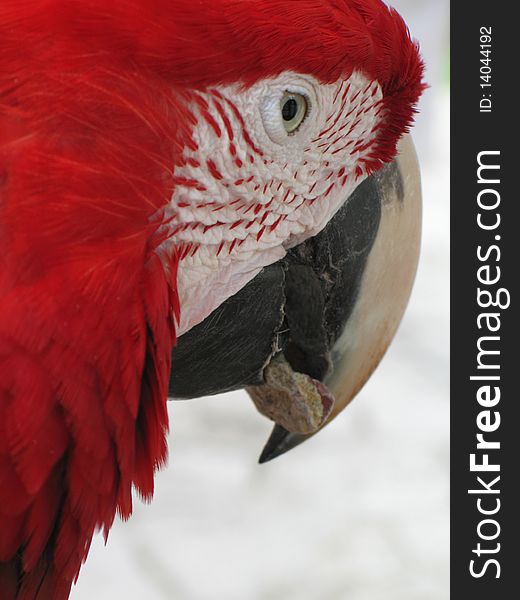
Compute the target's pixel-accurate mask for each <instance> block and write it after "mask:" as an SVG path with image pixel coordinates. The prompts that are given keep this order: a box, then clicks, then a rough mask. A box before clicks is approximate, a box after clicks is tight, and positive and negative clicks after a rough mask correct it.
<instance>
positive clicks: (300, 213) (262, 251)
mask: <svg viewBox="0 0 520 600" xmlns="http://www.w3.org/2000/svg"><path fill="white" fill-rule="evenodd" d="M0 62H1V64H0V239H1V242H2V249H3V250H2V259H1V261H2V269H1V271H0V485H1V488H0V532H1V533H0V596H1V597H2V598H6V599H8V600H11V599H12V598H13V599H14V598H16V599H21V598H24V599H27V600H36V599H37V600H49V599H50V598H52V599H53V600H61V599H64V598H67V597H68V594H69V590H70V587H71V584H72V582H73V581H74V580H75V579H76V578H77V576H78V573H79V570H80V567H81V564H82V562H83V561H84V560H85V559H86V556H87V553H88V548H89V545H90V540H91V538H92V535H93V534H94V532H95V531H96V530H98V529H102V530H104V532H105V535H108V532H109V529H110V527H111V525H112V522H113V520H114V518H115V515H116V514H117V513H119V514H120V515H121V516H122V517H124V518H127V517H128V516H129V515H130V514H131V511H132V489H136V490H137V491H138V492H139V493H140V495H141V496H142V497H144V498H146V499H149V498H151V496H152V493H153V477H154V472H155V470H156V469H157V468H158V467H159V466H160V465H162V464H164V462H165V460H166V454H167V451H166V442H165V436H166V433H167V429H168V416H167V411H166V400H167V396H168V385H169V383H170V382H171V388H172V390H173V395H174V396H175V395H182V392H181V393H180V394H179V393H177V392H176V390H177V389H179V390H180V389H181V388H182V384H183V382H182V377H180V376H179V377H177V376H176V372H177V367H178V373H179V374H180V373H182V372H190V371H191V372H192V374H193V373H195V372H197V368H198V364H202V358H203V354H204V353H203V352H201V354H200V359H199V355H197V354H195V353H193V352H192V351H191V350H192V346H190V345H189V344H190V340H191V341H193V340H194V339H195V342H196V343H199V344H200V338H198V339H197V336H198V335H200V334H201V332H207V331H208V329H207V326H208V324H209V323H213V324H215V331H223V332H224V333H225V335H226V336H227V337H225V336H223V338H222V339H227V340H231V343H232V344H233V343H236V344H238V345H239V344H240V339H239V335H238V333H236V334H234V333H233V332H234V331H235V327H238V325H239V324H238V323H237V320H236V316H235V318H233V315H232V314H231V315H230V311H229V310H228V307H229V306H230V303H233V302H234V301H236V299H237V298H244V296H241V294H243V293H246V292H247V290H251V289H253V290H256V292H257V293H258V295H257V297H256V298H254V299H253V300H251V298H249V300H248V301H249V302H250V304H251V305H253V304H254V305H256V306H259V305H262V304H265V305H266V306H267V305H268V304H269V303H270V302H271V301H272V300H274V299H275V297H276V295H277V288H276V287H270V286H269V285H265V283H264V282H267V283H269V282H270V281H272V280H270V279H269V276H270V274H272V273H275V272H277V271H276V269H281V270H282V271H283V273H284V280H285V281H287V282H289V283H291V290H292V292H291V294H292V299H293V300H292V308H291V307H290V302H288V301H287V302H286V301H285V300H284V314H285V316H286V317H287V318H288V319H289V321H290V323H289V329H290V335H291V336H292V337H291V339H290V340H288V341H287V344H286V345H284V348H285V350H286V351H285V352H281V351H276V352H275V351H273V352H271V353H270V355H269V356H267V357H266V359H267V360H266V361H265V364H264V367H265V369H263V370H262V381H263V383H265V384H266V385H267V388H269V389H270V387H271V388H272V387H273V385H274V386H275V387H276V385H281V386H282V388H284V389H285V391H286V392H287V390H293V391H294V395H293V398H296V399H298V398H299V397H300V396H302V394H303V396H304V397H305V398H307V399H309V398H310V400H309V402H306V400H305V398H304V401H303V406H304V410H303V412H304V413H305V410H307V409H310V412H311V413H312V412H313V410H314V409H315V408H316V403H315V400H316V398H317V399H318V406H317V410H318V413H319V414H318V417H316V415H314V417H313V415H311V416H310V417H308V416H307V417H306V416H304V417H301V411H300V413H299V416H298V418H296V420H295V421H298V422H300V423H301V422H302V419H303V422H305V423H306V424H307V425H308V423H309V422H310V423H311V425H312V426H309V427H307V428H305V427H304V428H300V430H299V431H300V433H306V434H308V433H312V431H314V430H315V429H317V428H319V427H320V426H321V425H322V424H323V422H324V415H325V416H327V417H328V416H330V415H331V414H332V412H331V411H333V399H332V398H331V397H330V394H329V393H328V391H327V389H326V387H325V386H324V385H322V383H321V380H323V379H325V377H326V375H327V372H328V370H329V369H328V365H329V362H330V361H329V358H328V356H327V352H328V350H330V348H332V346H333V345H334V344H335V343H336V341H340V340H341V339H342V337H341V335H340V333H341V332H340V329H341V330H343V327H340V328H339V329H338V328H336V329H337V331H336V329H335V330H334V332H333V333H330V332H329V331H328V330H327V331H325V332H324V333H323V332H322V333H323V335H324V340H325V342H324V345H323V344H322V345H323V348H321V350H322V351H323V352H322V353H321V354H320V357H321V358H323V357H324V361H322V363H323V364H322V363H320V362H319V361H318V362H317V363H316V364H315V365H314V366H312V367H311V366H309V365H308V364H307V363H309V361H310V358H309V360H307V359H305V360H303V359H301V356H300V355H301V352H300V351H301V349H302V348H303V347H304V346H306V344H307V342H308V339H307V333H308V331H310V329H312V324H313V323H314V320H313V319H314V317H313V315H314V314H315V313H314V312H312V311H311V312H310V313H309V314H310V319H309V320H308V323H307V325H308V327H307V328H301V327H300V328H299V327H298V323H299V316H300V313H299V312H298V308H294V307H295V306H296V307H297V305H298V300H297V296H298V294H297V292H298V289H302V288H301V287H300V288H299V287H298V286H299V284H298V281H299V279H298V277H299V276H300V275H301V271H300V269H299V267H303V266H306V267H307V271H306V273H308V272H310V271H313V270H315V269H314V267H315V264H314V262H313V260H310V259H309V257H308V255H307V258H306V259H305V260H303V258H302V257H301V256H299V253H301V252H304V250H305V252H307V251H308V250H309V248H310V247H311V246H309V244H311V245H312V244H313V243H314V242H312V241H311V240H314V239H318V238H319V236H320V235H323V234H325V235H326V232H327V227H328V226H329V225H328V224H330V223H333V222H334V221H335V219H336V218H337V217H336V216H341V215H345V214H347V218H346V219H343V220H342V221H341V223H342V224H343V228H342V230H341V231H342V233H341V235H340V236H339V238H338V239H340V238H341V239H342V240H345V233H346V232H347V231H351V230H350V229H349V227H350V226H351V225H349V223H350V224H352V219H351V217H353V218H354V221H356V219H358V217H360V215H361V214H365V213H366V206H365V205H364V204H363V197H362V196H361V197H359V196H358V199H357V201H354V200H353V198H354V195H355V193H356V190H358V189H360V188H359V186H360V185H361V184H363V182H364V180H367V181H371V178H372V177H373V176H375V175H374V174H376V173H377V172H378V171H379V170H380V169H381V168H382V167H383V166H384V165H385V164H387V163H390V162H391V161H392V160H393V159H394V158H395V156H396V152H397V145H398V143H399V140H400V139H401V138H402V136H403V135H404V134H405V132H407V131H408V129H409V127H410V125H411V123H412V120H413V114H414V111H415V106H416V103H417V101H418V98H419V96H420V94H421V92H422V90H423V84H422V73H423V65H422V62H421V60H420V58H419V53H418V48H417V46H416V44H415V43H414V42H413V41H412V40H411V38H410V36H409V33H408V30H407V28H406V26H405V25H404V23H403V21H402V19H401V18H400V17H399V15H398V14H397V13H396V12H395V11H394V10H393V9H391V8H388V7H387V6H386V5H385V4H384V3H383V2H381V1H380V0H320V1H316V0H255V1H252V0H199V1H197V2H193V1H192V0H146V1H145V0H128V1H125V2H121V3H111V2H106V0H105V1H103V2H102V1H101V0H88V1H87V0H48V1H42V0H25V1H24V2H19V1H18V0H4V1H3V2H2V3H1V5H0ZM372 196H373V200H374V203H373V204H370V203H369V205H370V206H372V207H375V208H374V210H375V212H376V213H377V214H380V213H381V214H383V212H384V211H383V212H381V210H382V209H381V202H380V200H381V198H380V197H379V196H378V195H377V193H374V194H372ZM360 198H361V199H360ZM367 206H368V205H367ZM356 207H357V209H356V210H359V211H361V212H356V211H355V210H354V209H355V208H356ZM345 210H347V213H345V212H344V211H345ZM349 211H350V212H349ZM352 211H354V212H352ZM363 211H364V212H363ZM378 211H379V212H378ZM369 212H370V211H369ZM370 214H372V213H370ZM376 220H377V219H376ZM336 222H337V223H338V222H339V221H336ZM360 222H363V223H364V222H365V221H364V220H363V219H361V221H360ZM373 224H374V227H375V229H374V227H372V229H370V228H369V229H370V231H371V232H372V233H373V234H374V235H375V231H376V230H377V226H376V225H377V223H375V221H374V223H373ZM361 229H363V227H361ZM356 231H357V230H356ZM360 231H361V230H360ZM352 232H354V233H355V231H354V230H352ZM358 234H359V231H358ZM374 235H372V234H371V241H373V239H372V238H374ZM354 237H355V236H354ZM369 237H370V236H369ZM352 239H354V238H352ZM387 239H388V238H387ZM317 243H318V242H317ZM325 246H327V244H325ZM340 246H341V244H339V245H337V248H339V247H340ZM362 246H363V244H362ZM365 246H366V248H365V250H363V251H361V252H360V253H359V256H361V257H364V258H363V260H365V259H367V256H368V251H369V250H370V248H371V243H367V244H364V246H363V247H365ZM335 247H336V246H335ZM316 248H317V246H316ZM302 249H303V250H302ZM305 252H304V253H305ZM383 253H384V249H383ZM311 254H312V253H311ZM318 254H319V255H320V256H321V257H322V258H323V256H325V255H326V254H327V250H326V249H324V250H323V252H321V251H320V253H318V252H317V253H316V257H317V256H318ZM354 254H356V253H354ZM390 254H391V253H390ZM356 256H358V254H356ZM329 258H330V259H331V260H332V258H333V257H329ZM320 260H321V259H320ZM367 260H368V259H367ZM325 262H326V261H325ZM354 262H355V261H354ZM394 262H395V261H394ZM303 263H305V264H303ZM329 263H330V264H329V266H331V264H332V263H331V261H329ZM323 264H325V263H323ZM349 264H350V263H349ZM352 264H354V263H352ZM355 264H358V263H355ZM280 265H282V267H280ZM295 265H296V267H298V268H296V267H295ZM332 266H333V265H332ZM356 268H357V267H356ZM309 269H310V271H309ZM354 270H355V269H354ZM358 271H359V269H358ZM338 272H339V271H338ZM285 275H287V277H285ZM320 275H323V277H321V279H320V282H321V283H323V282H324V281H325V280H327V281H328V283H330V282H331V281H332V282H333V281H335V277H336V275H337V273H336V271H335V269H334V268H330V269H328V270H327V269H325V268H324V269H322V271H321V272H320ZM264 276H266V279H263V280H261V284H260V283H259V281H260V280H259V279H258V278H262V277H264ZM338 277H339V275H338ZM358 279H359V278H358ZM302 281H303V282H304V284H305V285H306V282H307V283H308V282H309V281H311V280H310V279H308V277H307V275H305V276H304V277H303V280H302ZM313 281H314V280H313ZM356 281H357V283H356V286H357V285H358V284H359V285H361V283H360V281H361V280H360V279H359V281H358V280H356ZM320 282H318V283H317V282H315V281H314V283H312V281H311V283H309V289H311V288H312V289H314V288H313V287H312V286H313V285H314V284H316V285H318V287H319V285H321V283H320ZM342 282H343V280H342ZM347 283H348V281H347ZM343 284H345V285H346V283H345V282H343V283H342V285H341V286H337V287H341V288H342V289H344V288H345V285H343ZM327 285H328V284H327ZM346 287H348V285H347V286H346ZM358 287H359V286H358ZM405 287H406V286H405ZM316 289H318V288H316ZM356 289H357V288H356ZM371 289H372V288H371ZM327 290H328V292H327V294H325V296H326V297H325V299H324V300H323V303H322V304H323V306H322V308H323V310H325V312H326V310H328V309H327V307H328V306H329V304H330V300H331V298H336V297H339V296H338V294H337V293H336V292H334V293H332V292H331V290H330V289H329V288H327ZM329 292H330V293H329ZM340 295H341V294H340ZM312 297H313V298H314V296H312ZM295 298H296V300H295ZM311 304H312V305H313V306H314V305H315V303H312V302H311V303H309V306H310V305H311ZM318 304H319V303H318ZM347 304H348V303H347ZM401 304H402V303H401ZM235 307H236V305H235ZM241 308H244V307H241ZM313 310H314V309H313ZM218 311H221V312H218ZM277 311H278V312H279V309H278V308H277V307H274V312H275V313H276V312H277ZM318 312H319V311H318ZM322 312H323V311H322ZM340 312H341V315H342V316H341V317H339V316H338V322H339V321H341V323H342V324H343V321H344V320H345V318H346V312H345V311H343V312H342V311H340ZM347 312H348V313H349V314H350V312H351V311H350V309H349V311H347ZM354 312H355V310H354ZM352 314H354V313H352ZM361 314H363V313H361ZM215 315H220V316H223V317H226V318H227V321H226V322H224V323H221V324H220V326H221V327H222V330H220V329H219V328H218V327H217V324H216V323H215V321H211V319H212V318H214V317H215ZM289 315H293V316H291V317H290V316H289ZM230 316H231V318H229V317H230ZM271 316H272V315H271ZM307 316H308V315H307ZM293 317H294V318H293ZM344 317H345V318H344ZM277 318H278V317H277ZM284 318H285V317H284ZM284 318H282V319H281V320H280V322H279V323H277V325H276V326H275V327H273V328H271V329H269V334H271V333H272V332H273V335H274V336H275V337H276V338H277V339H278V337H279V335H281V331H280V327H279V326H280V325H281V324H283V323H284ZM320 318H321V317H320ZM332 321H334V319H331V321H330V322H331V323H332ZM325 329H327V328H325ZM329 329H330V328H329ZM333 329H334V327H333ZM298 331H299V332H300V333H299V334H298V333H297V332H298ZM260 334H261V332H260V331H259V332H258V335H259V337H261V336H260ZM194 336H195V337H194ZM318 337H319V336H318ZM250 338H251V339H253V340H254V332H253V335H251V332H250ZM280 339H281V338H280ZM183 340H187V342H186V343H187V344H188V346H187V347H188V348H189V351H188V352H186V353H185V354H184V355H182V359H176V358H175V357H176V354H175V352H176V350H174V351H173V358H172V347H173V346H174V345H175V344H176V343H177V347H178V349H179V352H182V348H183ZM295 340H296V341H298V343H296V342H295ZM202 344H203V345H204V341H203V342H202ZM284 344H285V342H284ZM275 345H276V344H275ZM311 345H312V344H311ZM219 350H220V351H223V350H225V349H223V348H222V345H220V347H219ZM321 350H320V352H321ZM322 354H323V356H322ZM224 355H225V352H224ZM177 356H180V355H177ZM297 356H300V359H297V358H296V357H297ZM309 356H310V353H309ZM307 358H308V356H307ZM321 358H320V360H321ZM172 360H173V368H171V366H172ZM176 360H177V362H176ZM311 362H312V361H311ZM303 363H305V364H306V365H307V366H305V365H304V364H303ZM318 363H319V364H318ZM233 366H235V364H234V363H233ZM237 368H238V367H237ZM300 376H301V377H300ZM212 377H213V376H212V375H210V374H209V373H206V374H205V373H204V372H202V373H201V375H200V380H199V381H198V382H195V384H194V386H193V388H192V392H193V394H196V393H197V390H201V389H205V388H204V386H205V384H209V386H210V388H211V391H212V392H217V391H221V390H222V389H225V388H227V387H229V386H225V385H220V383H219V382H218V381H217V374H215V380H214V382H215V383H214V385H213V386H211V383H212ZM191 379H192V381H193V379H194V376H193V375H192V377H191ZM287 382H288V383H287ZM240 383H242V384H243V385H246V384H247V385H249V384H250V383H253V384H254V385H258V384H260V383H261V382H260V381H253V382H251V381H250V378H247V377H246V378H243V379H242V380H241V381H240V378H238V380H237V381H236V382H235V384H234V385H238V384H240ZM176 386H177V387H176ZM261 387H262V386H259V388H261ZM309 389H310V392H309V394H307V392H308V391H309ZM302 390H304V391H303V392H302ZM257 392H258V393H257ZM306 394H307V396H306ZM252 396H253V398H255V402H256V403H257V406H259V408H260V409H261V411H262V412H264V414H267V415H268V416H270V417H271V418H273V419H274V420H275V421H277V422H280V423H282V424H283V426H284V431H285V432H286V433H287V429H288V428H289V429H290V426H291V423H293V421H292V420H291V419H286V418H284V416H285V415H284V411H288V412H289V413H291V414H292V409H293V407H292V405H291V393H285V394H284V395H283V400H282V401H280V397H277V399H276V401H275V404H276V408H275V409H272V406H271V405H272V402H271V395H270V392H269V391H268V392H265V390H264V392H263V391H261V390H260V391H259V390H258V389H257V390H256V391H255V390H253V391H252ZM270 402H271V405H270ZM296 412H298V411H296ZM307 412H309V410H307ZM280 423H279V424H280ZM296 430H297V429H295V431H296ZM275 433H276V435H277V436H278V437H279V434H280V430H278V431H277V432H275ZM278 437H277V440H278V442H279V441H280V440H279V439H278ZM278 442H277V443H278Z"/></svg>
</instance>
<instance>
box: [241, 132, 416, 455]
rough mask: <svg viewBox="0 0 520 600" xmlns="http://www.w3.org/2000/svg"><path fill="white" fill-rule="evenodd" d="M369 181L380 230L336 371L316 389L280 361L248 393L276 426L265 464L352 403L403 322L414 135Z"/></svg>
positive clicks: (410, 266) (333, 356)
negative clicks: (376, 201)
mask: <svg viewBox="0 0 520 600" xmlns="http://www.w3.org/2000/svg"><path fill="white" fill-rule="evenodd" d="M372 178H373V179H374V180H375V183H376V186H377V188H378V190H379V194H380V198H381V219H380V223H379V228H378V230H377V234H376V237H375V240H374V243H373V246H372V248H371V250H370V253H369V255H368V258H367V261H366V266H365V268H364V271H363V275H362V278H361V282H360V287H359V291H358V293H357V296H356V299H355V302H354V304H353V308H352V310H351V311H350V314H349V316H348V318H347V319H346V321H345V322H344V325H343V327H342V330H341V331H340V332H339V335H338V336H337V338H336V339H335V341H334V343H333V345H332V346H331V350H330V362H331V368H330V369H329V372H328V374H327V375H325V377H324V379H323V384H320V386H321V387H319V386H317V385H315V384H316V383H317V382H316V381H315V380H313V379H312V378H310V377H308V376H307V380H306V383H303V384H302V382H301V377H302V374H301V373H299V372H298V371H297V370H293V372H292V375H287V372H286V373H285V375H284V377H281V376H280V375H279V374H278V372H279V371H280V368H279V364H277V363H276V362H275V361H272V362H271V363H270V364H269V365H268V366H267V368H266V370H265V372H264V381H265V383H264V385H262V386H257V387H254V388H248V392H249V394H250V396H251V397H252V399H253V401H254V402H255V404H256V406H257V408H258V409H259V410H260V412H262V413H263V414H264V415H266V416H268V417H269V418H271V419H272V420H274V421H275V423H276V425H275V427H274V430H273V432H272V434H271V436H270V438H269V440H268V442H267V444H266V446H265V448H264V450H263V452H262V454H261V456H260V463H265V462H268V461H270V460H272V459H273V458H276V457H277V456H280V455H282V454H284V453H286V452H287V451H289V450H291V449H292V448H295V447H296V446H298V445H299V444H301V443H302V442H304V441H305V440H307V439H309V438H310V437H311V436H313V435H314V434H315V433H316V432H317V431H320V430H321V429H323V428H324V427H325V426H326V425H328V423H330V422H331V421H332V420H333V419H335V418H336V417H337V416H338V414H339V413H340V412H341V411H342V410H343V409H344V408H345V407H346V406H347V405H348V404H350V402H351V401H352V400H353V398H354V397H355V396H356V395H357V393H358V392H359V391H360V390H361V388H362V387H363V386H364V384H365V383H366V381H367V380H368V379H369V377H370V375H371V374H372V372H373V371H374V369H375V368H376V367H377V365H378V364H379V362H380V361H381V359H382V358H383V356H384V354H385V352H386V350H387V348H388V346H389V345H390V342H391V341H392V339H393V337H394V335H395V333H396V331H397V328H398V326H399V324H400V322H401V319H402V317H403V314H404V311H405V309H406V306H407V304H408V300H409V297H410V294H411V290H412V285H413V281H414V278H415V273H416V269H417V263H418V257H419V250H420V238H421V216H422V211H421V183H420V171H419V164H418V161H417V156H416V153H415V149H414V146H413V142H412V140H411V137H410V136H407V137H405V138H404V139H403V140H402V141H401V143H400V146H399V154H398V157H397V159H396V160H395V161H394V162H393V163H392V164H391V165H388V166H387V167H385V168H384V169H383V170H382V171H380V172H378V173H376V174H375V175H373V176H372ZM372 178H370V179H372ZM362 185H363V184H362ZM360 187H361V186H360ZM359 189H360V188H358V190H359ZM354 193H356V192H354ZM349 202H350V200H349ZM273 362H275V364H274V366H273ZM289 362H290V361H289ZM289 368H290V366H289ZM298 382H299V383H298ZM295 386H296V388H298V389H297V391H296V392H295V391H294V390H295ZM302 390H303V391H302ZM324 390H325V391H324ZM291 396H292V399H293V402H291ZM317 399H318V400H317ZM320 399H321V402H320ZM294 400H295V401H294ZM329 400H330V405H329V404H328V403H329ZM295 405H296V406H300V410H298V411H296V412H297V415H296V417H294V416H290V417H289V418H287V415H290V410H289V406H291V407H292V408H294V406H295ZM302 407H303V408H302ZM316 407H318V408H316ZM321 409H322V410H321ZM320 410H321V412H320ZM293 412H294V411H293ZM302 414H303V415H304V417H305V415H306V414H308V415H311V417H308V418H303V425H302ZM281 415H283V417H281ZM312 417H314V418H312Z"/></svg>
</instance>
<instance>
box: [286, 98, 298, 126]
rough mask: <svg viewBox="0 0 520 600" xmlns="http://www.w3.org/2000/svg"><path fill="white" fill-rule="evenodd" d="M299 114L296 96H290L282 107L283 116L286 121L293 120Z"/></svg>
mask: <svg viewBox="0 0 520 600" xmlns="http://www.w3.org/2000/svg"><path fill="white" fill-rule="evenodd" d="M297 114H298V102H296V100H295V99H294V98H289V99H288V100H287V101H286V102H285V104H284V105H283V107H282V117H283V120H284V121H292V120H293V119H294V117H296V115H297Z"/></svg>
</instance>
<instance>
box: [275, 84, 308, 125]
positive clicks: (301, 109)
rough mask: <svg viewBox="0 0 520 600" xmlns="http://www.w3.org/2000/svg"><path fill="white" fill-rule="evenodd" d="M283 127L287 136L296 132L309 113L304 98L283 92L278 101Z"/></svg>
mask: <svg viewBox="0 0 520 600" xmlns="http://www.w3.org/2000/svg"><path fill="white" fill-rule="evenodd" d="M280 108H281V111H282V119H283V126H284V127H285V131H287V133H288V134H292V133H295V132H296V131H298V129H299V127H300V125H301V124H302V123H303V122H304V121H305V117H306V116H307V113H308V112H309V104H308V102H307V99H306V98H305V96H302V95H301V94H297V93H293V92H285V94H284V95H283V96H282V99H281V101H280Z"/></svg>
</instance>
